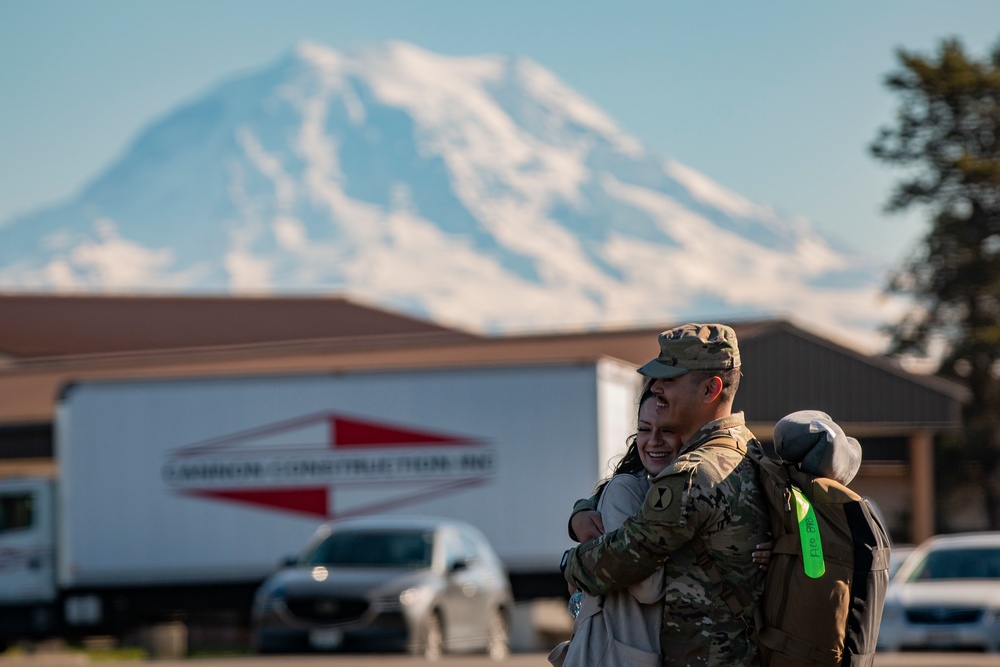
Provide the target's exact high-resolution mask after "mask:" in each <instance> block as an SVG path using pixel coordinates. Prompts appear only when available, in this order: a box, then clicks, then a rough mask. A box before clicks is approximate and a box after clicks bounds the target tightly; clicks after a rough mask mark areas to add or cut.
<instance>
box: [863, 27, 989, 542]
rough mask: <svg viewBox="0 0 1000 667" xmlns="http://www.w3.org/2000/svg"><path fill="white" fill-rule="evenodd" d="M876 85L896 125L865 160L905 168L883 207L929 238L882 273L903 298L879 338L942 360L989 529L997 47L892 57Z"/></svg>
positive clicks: (944, 47) (954, 42)
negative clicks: (907, 216) (917, 215)
mask: <svg viewBox="0 0 1000 667" xmlns="http://www.w3.org/2000/svg"><path fill="white" fill-rule="evenodd" d="M898 59H899V66H900V68H899V69H898V70H897V71H895V72H893V73H891V74H889V76H888V77H887V78H886V86H887V87H888V88H889V89H890V90H892V91H893V92H895V93H898V94H899V97H900V100H901V103H900V106H899V111H898V115H897V118H896V125H895V126H894V127H890V128H883V129H882V130H881V131H880V132H879V134H878V136H877V138H876V139H875V141H874V142H873V143H872V145H871V151H872V154H873V155H874V156H875V157H876V158H877V159H879V160H883V161H885V162H886V163H888V164H891V165H895V166H900V167H904V168H906V175H905V177H904V178H902V179H901V180H900V181H899V182H898V183H897V184H896V186H895V188H894V191H893V193H892V196H891V198H890V199H889V201H888V204H887V207H886V208H887V210H889V211H898V210H903V209H908V208H910V207H912V206H922V207H924V210H926V211H927V213H928V215H929V221H930V223H931V224H930V230H929V231H928V232H927V233H926V235H925V236H924V237H923V239H922V241H921V242H920V244H919V245H918V247H917V249H916V250H915V251H914V253H913V254H912V255H911V256H910V257H909V258H908V259H907V260H906V261H904V262H903V263H902V264H901V265H900V266H899V267H898V268H897V269H896V271H895V272H894V273H893V274H892V275H891V276H890V280H889V285H888V289H889V291H890V292H894V293H898V294H908V295H910V296H912V297H913V299H914V301H913V306H912V308H911V309H910V310H909V312H908V313H907V314H906V315H905V316H904V317H903V318H902V319H901V320H900V321H899V322H898V323H897V324H896V325H895V326H893V327H890V329H889V332H890V333H891V334H892V340H893V346H892V350H893V351H894V352H896V353H922V354H926V353H927V352H928V351H929V350H930V349H931V346H932V345H933V344H934V343H935V342H936V341H939V342H944V343H945V347H946V353H945V355H944V356H943V358H942V364H941V367H940V370H939V372H940V373H941V374H942V375H946V376H951V377H954V378H956V379H959V380H961V381H962V382H963V383H965V384H966V385H967V386H968V388H969V389H970V393H971V400H970V401H969V402H968V404H966V405H965V406H964V411H963V421H964V431H965V436H966V443H967V444H966V450H967V452H968V455H969V456H970V457H971V458H973V459H975V460H977V461H978V462H979V463H980V464H981V465H982V468H983V473H984V475H983V482H984V492H985V497H986V502H987V507H986V508H985V509H986V512H987V516H988V517H989V521H990V526H991V528H992V529H994V530H998V529H1000V43H998V45H997V46H996V47H995V48H994V49H993V51H992V53H991V54H990V55H989V57H987V58H985V59H982V60H975V59H973V58H971V57H969V56H968V55H967V54H966V53H965V51H964V50H963V47H962V44H961V42H960V41H959V40H958V39H948V40H944V41H942V42H941V44H940V45H939V47H938V52H937V53H936V54H934V55H933V56H930V57H927V56H923V55H919V54H916V53H908V52H906V51H904V50H900V51H899V52H898Z"/></svg>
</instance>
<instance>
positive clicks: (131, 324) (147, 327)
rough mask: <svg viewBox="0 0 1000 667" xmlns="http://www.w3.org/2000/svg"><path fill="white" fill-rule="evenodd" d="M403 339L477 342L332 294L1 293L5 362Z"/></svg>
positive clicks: (0, 349) (0, 329)
mask: <svg viewBox="0 0 1000 667" xmlns="http://www.w3.org/2000/svg"><path fill="white" fill-rule="evenodd" d="M402 334H439V335H442V336H450V337H452V338H471V337H473V335H472V334H470V333H468V332H465V331H460V330H457V329H450V328H448V327H444V326H441V325H438V324H435V323H433V322H430V321H427V320H421V319H417V318H414V317H409V316H406V315H401V314H398V313H393V312H390V311H387V310H382V309H379V308H371V307H368V306H365V305H362V304H360V303H357V302H354V301H350V300H348V299H345V298H343V297H335V296H330V297H327V296H316V297H295V296H290V297H285V296H165V295H164V296H158V295H99V294H10V293H8V294H0V354H3V355H4V356H6V357H7V358H11V357H13V358H22V359H23V358H36V357H51V356H69V355H85V354H108V353H123V352H126V353H127V352H136V351H149V350H176V349H182V348H190V347H216V346H230V345H251V344H260V343H280V342H288V341H296V340H304V339H311V338H331V337H333V338H339V337H348V336H367V335H379V336H386V335H402Z"/></svg>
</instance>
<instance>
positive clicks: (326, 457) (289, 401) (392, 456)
mask: <svg viewBox="0 0 1000 667" xmlns="http://www.w3.org/2000/svg"><path fill="white" fill-rule="evenodd" d="M638 381H639V376H638V375H637V374H636V372H635V370H634V368H633V367H632V366H631V365H626V364H623V363H621V362H619V361H616V360H613V359H601V360H593V361H583V362H580V363H572V364H570V363H561V364H545V365H539V364H530V365H527V364H526V365H510V366H502V367H498V366H484V367H477V368H451V369H436V370H403V371H399V372H384V371H380V372H352V373H343V374H297V375H280V376H274V375H271V376H254V377H220V378H187V379H160V380H126V381H88V382H80V383H77V384H71V385H68V386H67V387H65V389H64V391H63V392H62V396H61V398H60V401H59V404H58V408H57V416H56V422H55V440H56V447H55V450H56V464H57V465H56V469H57V474H56V477H55V479H31V478H17V479H4V480H0V635H2V636H0V641H10V640H12V639H15V638H19V637H30V636H36V637H37V636H46V635H52V634H61V635H64V636H84V635H88V634H98V633H99V634H112V635H121V634H123V633H127V632H132V631H135V630H137V629H138V628H141V627H145V626H151V625H155V624H158V623H162V622H164V621H174V622H177V621H180V622H184V623H191V624H194V623H198V622H200V621H205V622H213V620H218V619H219V618H228V619H229V620H230V621H232V620H233V619H235V622H236V623H245V622H247V621H248V616H249V611H250V604H251V598H252V594H253V592H254V590H255V588H256V587H257V586H258V585H259V584H260V582H261V581H262V580H263V579H264V577H266V576H267V575H268V574H270V573H271V572H273V571H274V569H275V568H276V567H277V566H278V565H279V564H280V562H281V561H282V560H283V559H284V558H286V557H287V556H289V555H291V554H294V553H296V552H297V551H298V550H299V549H300V548H301V547H302V545H303V544H304V542H305V541H306V539H307V538H308V537H309V536H310V535H311V534H312V532H313V531H314V530H315V529H316V527H317V525H318V524H320V523H321V522H323V521H327V520H330V519H335V518H341V517H349V516H358V515H366V514H421V515H439V516H447V517H454V518H459V519H464V520H466V521H469V522H471V523H473V524H475V525H477V526H478V527H480V528H481V529H482V531H483V532H484V533H485V534H486V536H487V537H488V539H489V540H490V542H491V543H492V544H493V545H494V546H495V548H496V549H497V551H498V553H499V554H500V556H501V557H502V558H503V560H504V561H505V563H506V564H507V566H508V568H509V571H510V574H511V580H512V583H513V585H514V589H515V594H516V596H518V597H520V598H522V599H524V598H531V597H536V596H548V595H554V594H560V593H562V592H564V591H565V587H564V586H563V584H562V580H561V577H560V575H559V572H558V561H559V556H560V555H561V553H562V551H563V550H564V549H565V548H566V547H567V546H568V545H569V538H568V536H567V534H566V520H567V515H568V512H569V509H570V507H571V503H572V502H573V500H575V499H576V498H579V497H583V496H586V495H589V493H590V492H591V491H592V489H593V486H594V483H595V482H596V481H597V480H598V479H599V478H601V477H603V476H605V475H606V474H607V473H608V472H609V467H608V465H609V461H612V460H613V459H614V458H615V457H616V456H617V455H619V454H620V453H621V452H622V451H623V447H624V443H625V439H626V437H627V436H628V434H630V433H631V432H632V431H633V430H634V422H635V400H636V396H637V392H638V388H639V384H638Z"/></svg>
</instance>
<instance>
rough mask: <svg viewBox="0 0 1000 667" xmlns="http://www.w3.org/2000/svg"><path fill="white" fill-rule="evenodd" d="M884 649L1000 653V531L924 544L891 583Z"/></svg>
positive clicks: (881, 646)
mask: <svg viewBox="0 0 1000 667" xmlns="http://www.w3.org/2000/svg"><path fill="white" fill-rule="evenodd" d="M878 648H879V650H883V651H899V650H904V649H935V650H938V649H956V648H959V649H972V650H980V651H989V652H997V651H1000V533H996V532H994V533H967V534H962V535H949V536H939V537H933V538H931V539H929V540H927V541H926V542H924V543H923V544H921V545H920V546H918V547H917V548H916V549H915V550H914V551H913V553H912V554H910V556H909V557H908V558H907V559H906V562H905V563H903V565H902V566H901V567H900V570H899V572H898V573H897V574H896V576H895V577H894V578H893V580H892V581H891V582H890V584H889V590H888V592H887V594H886V602H885V609H884V611H883V613H882V627H881V629H880V631H879V636H878Z"/></svg>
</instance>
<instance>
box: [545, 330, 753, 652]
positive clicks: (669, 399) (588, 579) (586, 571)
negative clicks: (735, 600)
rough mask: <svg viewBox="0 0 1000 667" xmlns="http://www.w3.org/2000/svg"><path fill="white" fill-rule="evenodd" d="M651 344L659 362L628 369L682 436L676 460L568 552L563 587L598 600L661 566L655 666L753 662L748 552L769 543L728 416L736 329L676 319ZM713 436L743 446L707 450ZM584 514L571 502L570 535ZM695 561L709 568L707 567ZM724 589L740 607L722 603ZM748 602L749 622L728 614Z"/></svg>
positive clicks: (736, 421)
mask: <svg viewBox="0 0 1000 667" xmlns="http://www.w3.org/2000/svg"><path fill="white" fill-rule="evenodd" d="M659 343H660V355H659V356H658V357H657V358H656V359H654V360H652V361H650V362H649V363H648V364H646V365H645V366H643V367H642V368H640V369H639V372H640V373H642V374H643V375H645V376H646V377H649V378H655V381H654V383H653V387H652V390H653V393H654V394H656V396H657V410H658V411H659V412H660V413H661V414H662V415H663V417H664V420H663V421H662V422H661V423H662V424H663V425H664V427H665V428H669V429H670V430H673V431H674V432H675V433H677V434H678V435H679V436H680V437H681V439H682V441H683V443H684V444H683V446H682V448H681V453H680V455H679V456H678V457H677V459H676V460H675V461H674V463H673V464H671V465H669V466H667V467H666V468H665V469H664V470H663V471H662V472H661V473H660V474H659V475H657V476H656V477H655V478H654V479H653V480H652V488H651V489H650V491H649V493H648V494H647V495H646V498H645V500H644V502H643V506H642V508H641V509H640V511H639V512H638V513H637V514H636V515H634V516H632V517H631V518H629V519H627V520H626V521H625V523H624V525H623V526H622V527H621V528H619V529H618V530H615V531H612V532H610V533H607V534H605V535H601V536H600V537H598V538H596V539H591V540H590V541H588V542H585V543H583V544H581V545H579V546H577V547H575V548H573V549H570V550H568V551H567V552H566V553H565V554H564V555H563V560H562V564H561V568H562V570H563V573H564V576H565V577H566V581H567V582H568V583H569V584H570V586H571V587H576V588H580V589H582V590H584V591H585V592H587V593H589V594H590V595H602V594H604V593H605V592H606V591H608V590H613V589H618V588H621V587H623V586H627V585H628V584H631V583H634V582H637V581H641V580H642V579H645V578H646V577H648V576H649V575H650V574H652V573H653V572H654V571H655V570H656V569H657V568H658V567H661V566H662V567H663V568H664V572H665V577H664V578H665V593H664V602H663V623H662V627H661V631H660V647H661V652H662V654H663V664H664V665H704V666H711V667H716V666H726V667H728V666H730V665H741V666H742V665H758V664H759V660H758V656H757V647H756V645H755V644H754V643H753V641H751V639H750V636H749V635H750V631H749V625H748V624H749V622H751V621H752V619H753V616H752V614H753V610H754V609H755V607H756V603H757V601H758V600H759V599H760V595H761V593H762V591H763V586H764V572H763V571H762V570H761V569H760V568H759V566H758V565H757V564H756V563H755V562H754V559H753V551H754V548H755V547H756V546H757V545H759V544H761V543H763V542H765V541H766V540H767V539H768V534H767V531H768V525H769V520H768V512H767V506H766V504H765V501H764V498H763V496H762V495H761V492H760V489H759V487H758V484H757V476H756V470H755V468H754V463H753V462H752V461H750V460H748V459H747V458H746V457H745V456H744V453H745V451H746V447H747V442H748V441H749V440H751V439H752V438H753V434H751V433H750V431H749V429H747V428H746V425H745V424H744V420H743V414H742V413H736V414H732V404H733V398H734V397H735V394H736V389H737V388H738V386H739V378H740V370H739V369H740V356H739V349H738V346H737V341H736V334H735V332H734V331H733V330H732V329H731V328H730V327H727V326H725V325H721V324H706V325H702V324H686V325H684V326H682V327H677V328H675V329H671V330H669V331H664V332H663V333H662V334H660V336H659ZM719 440H725V441H727V442H728V444H730V445H731V444H732V443H733V442H734V441H735V443H736V445H737V446H738V447H739V448H740V449H741V450H742V451H737V450H735V449H733V448H732V447H731V446H729V447H723V446H715V444H716V443H717V442H718V441H719ZM713 441H714V442H713ZM593 509H594V499H593V498H591V499H587V500H583V501H578V502H577V504H576V505H575V506H574V515H573V517H572V519H571V523H570V526H571V535H573V534H575V535H578V536H580V537H581V538H583V539H586V538H587V537H590V536H592V535H594V534H595V533H596V532H597V530H596V527H599V526H600V523H599V516H595V514H596V513H595V512H593ZM706 559H711V561H712V562H714V564H715V567H714V568H706V567H705V565H706V564H707V561H706ZM710 572H711V573H714V574H721V577H722V579H724V580H725V582H726V583H727V584H728V589H727V587H726V586H724V585H723V584H722V582H720V581H715V582H713V581H712V574H710ZM726 590H731V591H733V592H735V594H736V595H737V596H739V597H740V598H741V603H742V604H741V605H740V604H732V601H730V602H728V603H727V601H726V599H725V597H726V596H724V591H726ZM747 605H749V606H750V611H749V618H738V617H737V615H736V614H735V613H734V610H738V609H740V608H741V606H743V607H745V606H747Z"/></svg>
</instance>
